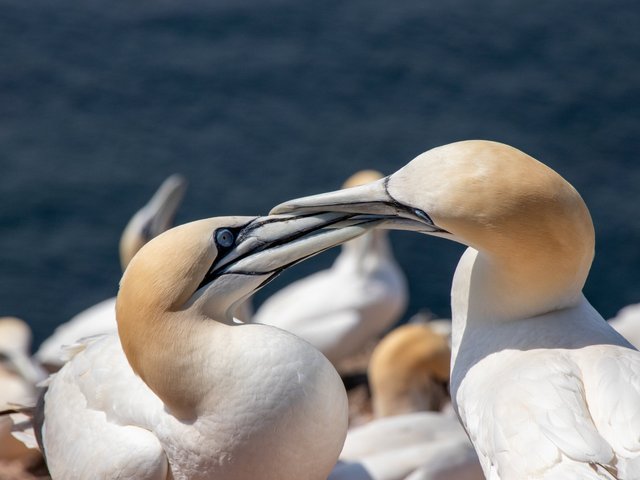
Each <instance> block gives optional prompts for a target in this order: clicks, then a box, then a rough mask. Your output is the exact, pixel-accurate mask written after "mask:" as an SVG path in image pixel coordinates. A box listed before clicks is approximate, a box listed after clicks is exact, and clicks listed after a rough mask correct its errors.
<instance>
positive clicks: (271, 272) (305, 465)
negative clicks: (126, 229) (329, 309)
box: [37, 214, 365, 480]
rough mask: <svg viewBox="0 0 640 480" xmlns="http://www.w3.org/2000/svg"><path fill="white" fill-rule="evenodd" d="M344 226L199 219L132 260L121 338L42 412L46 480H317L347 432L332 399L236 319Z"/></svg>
mask: <svg viewBox="0 0 640 480" xmlns="http://www.w3.org/2000/svg"><path fill="white" fill-rule="evenodd" d="M344 217H345V215H340V214H326V215H320V216H303V217H299V218H293V217H257V218H256V217H225V218H211V219H207V220H201V221H197V222H192V223H189V224H185V225H181V226H178V227H175V228H173V229H171V230H168V231H167V232H165V233H163V234H161V235H159V236H158V237H156V238H155V239H153V240H151V241H150V242H149V243H148V244H146V245H145V246H144V247H143V248H142V249H141V250H140V251H139V252H138V254H137V255H136V256H135V257H134V258H133V259H132V260H131V262H130V264H129V266H128V267H127V269H126V271H125V272H124V275H123V277H122V280H121V282H120V290H119V292H118V297H117V307H116V311H117V320H118V333H119V338H118V336H117V335H115V334H110V335H104V336H102V337H99V338H95V337H94V338H92V339H87V340H86V341H85V342H84V345H83V348H78V349H77V350H78V351H77V352H76V353H75V355H74V356H73V357H72V359H71V360H70V361H69V362H67V363H66V364H65V365H64V366H63V367H62V369H61V370H60V371H59V372H58V373H56V374H55V375H54V376H52V379H51V380H50V382H49V385H48V390H47V391H46V393H45V395H44V401H43V402H41V405H42V404H43V407H41V409H42V410H43V413H44V421H43V425H42V428H41V429H37V430H40V431H41V432H42V444H43V451H44V453H45V456H46V460H47V464H48V466H49V470H50V472H51V475H52V478H53V479H54V480H57V479H64V480H84V479H95V478H135V479H138V480H143V479H169V478H170V479H174V480H185V479H189V480H198V479H212V478H216V479H218V478H219V479H234V480H244V479H247V480H249V479H251V480H255V479H258V478H259V479H261V480H300V479H302V478H305V479H318V480H319V479H325V478H326V477H327V475H328V474H329V472H330V471H331V468H332V467H333V465H334V464H335V462H336V460H337V458H338V455H339V453H340V449H341V448H342V444H343V441H344V437H345V434H346V430H347V399H346V392H345V390H344V386H343V384H342V381H341V380H340V377H339V376H338V374H337V372H336V371H335V369H334V368H333V366H332V365H331V363H329V361H328V360H327V359H326V358H325V357H324V356H323V355H322V354H321V353H320V352H318V351H317V350H316V349H315V348H313V347H312V346H311V345H309V344H308V343H307V342H305V341H303V340H301V339H299V338H298V337H296V336H294V335H293V334H291V333H289V332H285V331H283V330H280V329H278V328H274V327H271V326H267V325H259V324H244V323H239V322H238V321H237V320H235V319H234V318H233V312H234V311H235V306H236V305H237V304H238V303H239V302H242V301H244V299H245V298H247V297H248V296H250V295H252V294H253V292H254V291H256V290H257V289H259V288H260V287H261V286H263V285H264V284H265V283H267V282H268V281H269V280H271V279H272V278H273V277H274V276H276V275H277V274H279V273H280V272H281V271H282V270H284V269H285V268H287V267H289V266H291V265H293V264H295V263H297V262H299V261H301V260H303V259H305V258H307V257H309V256H311V255H314V254H316V253H318V252H320V251H323V250H326V249H328V248H330V247H332V246H334V245H337V244H338V243H340V242H344V241H347V240H350V239H352V238H355V237H356V236H358V235H360V234H362V233H363V232H364V231H365V227H364V226H360V225H357V224H354V225H351V226H349V227H346V228H342V229H326V230H323V229H322V228H323V227H326V226H329V225H332V224H334V223H336V222H338V221H340V220H341V219H343V218H344Z"/></svg>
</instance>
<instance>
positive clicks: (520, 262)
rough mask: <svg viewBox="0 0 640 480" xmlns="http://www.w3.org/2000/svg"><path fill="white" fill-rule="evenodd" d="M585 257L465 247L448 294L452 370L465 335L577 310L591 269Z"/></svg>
mask: <svg viewBox="0 0 640 480" xmlns="http://www.w3.org/2000/svg"><path fill="white" fill-rule="evenodd" d="M591 258H592V254H591V253H589V249H586V250H585V251H584V252H583V253H581V252H580V249H579V248H577V247H576V249H575V250H574V251H573V252H568V251H567V252H563V251H562V250H561V251H560V252H558V251H557V250H556V249H554V248H553V246H549V248H546V249H544V248H539V249H526V248H523V249H522V250H521V251H517V250H516V249H509V248H505V249H504V250H500V251H494V252H491V253H490V252H487V251H478V250H476V249H474V248H471V247H470V248H468V249H467V250H466V251H465V253H464V255H463V256H462V258H461V259H460V262H459V263H458V267H457V268H456V272H455V275H454V278H453V285H452V289H451V309H452V319H453V332H452V367H453V364H454V363H455V359H456V356H457V353H458V349H459V347H460V342H461V339H462V336H463V335H464V333H465V330H468V329H469V328H473V327H475V326H486V325H492V324H498V323H502V322H514V321H518V320H522V319H527V318H531V317H536V316H539V315H542V314H545V313H548V312H552V311H555V310H560V309H562V308H566V307H570V306H573V305H577V304H578V302H579V301H580V299H581V298H582V293H581V291H582V287H583V285H584V282H585V280H586V277H587V274H588V271H589V267H590V265H591Z"/></svg>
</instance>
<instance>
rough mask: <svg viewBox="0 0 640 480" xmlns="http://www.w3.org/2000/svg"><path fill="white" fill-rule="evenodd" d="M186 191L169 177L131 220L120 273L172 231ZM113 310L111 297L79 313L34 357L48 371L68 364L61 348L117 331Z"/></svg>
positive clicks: (180, 182) (179, 179) (179, 180)
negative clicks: (151, 243) (154, 240)
mask: <svg viewBox="0 0 640 480" xmlns="http://www.w3.org/2000/svg"><path fill="white" fill-rule="evenodd" d="M186 188H187V181H186V180H185V179H184V178H183V177H182V176H180V175H171V176H170V177H168V178H167V179H166V180H165V181H164V182H163V183H162V185H160V187H159V188H158V190H157V191H156V193H155V194H154V195H153V197H151V199H150V200H149V202H148V203H147V204H146V205H145V206H144V207H143V208H141V209H140V210H138V211H137V212H136V213H135V215H134V216H133V217H131V220H129V223H127V226H126V227H125V229H124V231H123V232H122V236H121V238H120V264H121V265H122V271H124V270H125V268H127V265H128V264H129V261H131V259H132V258H133V256H134V255H135V254H136V253H137V252H138V250H140V248H141V247H142V246H143V245H144V244H145V243H147V242H148V241H149V240H151V239H152V238H154V237H156V236H158V235H159V234H161V233H162V232H164V231H165V230H167V229H168V228H170V227H171V225H172V223H173V219H174V217H175V214H176V211H177V209H178V207H179V206H180V203H181V202H182V198H183V197H184V193H185V191H186ZM115 307H116V298H115V297H112V298H108V299H106V300H103V301H101V302H99V303H97V304H95V305H93V306H91V307H89V308H87V309H86V310H83V311H82V312H80V313H78V314H77V315H75V316H74V317H73V318H71V320H69V321H68V322H66V323H63V324H62V325H59V326H58V327H57V328H56V329H55V331H54V332H53V334H52V335H51V336H50V337H49V338H47V339H46V340H45V341H44V342H42V344H41V345H40V348H39V349H38V351H37V352H36V353H35V355H34V357H35V358H36V359H37V360H38V361H39V362H40V363H41V364H42V365H44V366H45V367H46V368H47V369H48V370H49V371H51V372H54V371H57V370H58V369H59V368H60V367H61V366H62V365H63V364H64V362H65V361H66V360H67V356H66V354H65V350H64V348H63V347H64V346H68V345H73V344H74V343H75V342H76V341H77V340H78V339H80V338H84V337H90V336H92V335H98V334H101V333H106V332H112V331H115V330H116V328H117V325H116V315H115Z"/></svg>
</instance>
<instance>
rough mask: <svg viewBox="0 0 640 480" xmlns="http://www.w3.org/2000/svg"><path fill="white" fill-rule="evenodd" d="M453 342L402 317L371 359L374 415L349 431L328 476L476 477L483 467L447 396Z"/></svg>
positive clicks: (390, 479)
mask: <svg viewBox="0 0 640 480" xmlns="http://www.w3.org/2000/svg"><path fill="white" fill-rule="evenodd" d="M450 356H451V350H450V349H449V346H448V340H447V338H446V337H445V336H443V335H440V334H438V333H436V332H435V331H434V330H433V329H432V328H431V327H430V326H429V325H427V324H410V325H403V326H400V327H398V328H396V329H395V330H393V331H392V332H390V333H389V334H387V335H386V336H385V337H384V338H383V339H382V340H381V341H380V343H379V344H378V345H377V346H376V348H375V349H374V351H373V354H372V356H371V361H370V364H369V383H370V385H371V393H372V397H373V405H374V414H375V417H376V418H375V419H374V420H372V421H371V422H369V423H367V424H365V425H362V426H358V427H355V428H352V429H350V430H349V432H348V433H347V439H346V440H345V445H344V447H343V449H342V453H341V454H340V460H341V462H340V463H339V464H338V465H337V466H336V468H335V469H334V471H333V472H332V474H331V475H330V477H329V478H330V480H342V479H344V480H354V479H355V480H357V479H369V480H373V479H375V480H401V479H405V478H411V479H423V480H433V479H442V480H444V479H448V480H480V479H483V478H484V476H483V475H482V469H481V467H480V463H479V462H478V458H477V455H476V453H475V451H474V450H473V446H472V445H471V443H470V442H469V439H468V438H467V435H466V433H465V431H464V429H463V428H462V427H461V425H460V423H459V422H458V419H457V418H456V417H455V415H454V414H453V412H452V411H451V409H448V410H447V411H446V413H442V412H440V411H439V410H440V409H441V408H442V407H443V406H444V404H445V402H446V399H447V398H448V395H447V392H446V389H445V384H446V383H447V382H448V379H449V361H450Z"/></svg>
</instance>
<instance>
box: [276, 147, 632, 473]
mask: <svg viewBox="0 0 640 480" xmlns="http://www.w3.org/2000/svg"><path fill="white" fill-rule="evenodd" d="M329 211H333V212H338V211H339V212H343V213H351V214H354V215H357V214H360V215H363V216H367V217H368V218H371V217H372V216H376V217H377V218H379V219H386V222H387V223H386V228H399V229H407V230H414V231H419V232H422V233H427V234H429V235H433V236H438V237H442V238H448V239H450V240H454V241H458V242H460V243H463V244H465V245H467V246H468V247H469V248H468V249H467V250H466V251H465V253H464V255H463V257H462V259H461V261H460V263H459V264H458V267H457V269H456V272H455V275H454V280H453V286H452V295H451V298H452V317H453V319H452V320H453V331H452V362H451V363H452V371H451V393H452V400H453V403H454V407H455V408H456V409H457V411H458V414H459V416H460V419H461V421H462V424H463V426H464V427H465V429H466V430H467V432H468V433H469V436H470V438H471V440H472V442H473V444H474V446H475V448H476V451H477V453H478V456H479V458H480V461H481V463H482V466H483V470H484V473H485V475H486V477H487V478H488V479H490V480H512V479H525V478H526V479H533V480H536V479H545V480H549V479H568V478H571V479H573V478H576V479H577V478H580V479H618V480H631V479H637V478H640V437H638V435H637V432H639V431H640V424H639V423H638V422H640V381H639V373H638V372H640V353H638V351H637V350H635V349H634V348H633V347H632V346H631V345H630V344H629V343H628V342H627V341H626V340H625V339H623V338H622V337H621V336H620V335H619V334H617V333H616V332H615V331H614V330H613V329H612V328H611V327H610V326H609V325H608V324H607V323H606V322H605V321H604V319H603V318H602V317H601V316H600V315H599V314H598V313H597V312H596V311H595V310H594V309H593V308H592V307H591V306H590V305H589V303H588V302H587V301H586V299H585V298H584V296H583V295H582V292H581V290H582V287H583V285H584V282H585V280H586V277H587V275H588V272H589V268H590V266H591V261H592V259H593V254H594V231H593V225H592V222H591V217H590V215H589V212H588V209H587V208H586V205H585V204H584V201H583V200H582V198H581V197H580V195H579V194H578V193H577V192H576V190H575V189H574V188H573V187H572V186H571V185H570V184H569V183H568V182H566V180H564V179H563V178H562V177H561V176H560V175H558V174H557V173H556V172H554V171H553V170H551V169H550V168H548V167H546V166H545V165H543V164H542V163H540V162H538V161H537V160H535V159H533V158H532V157H530V156H528V155H526V154H524V153H523V152H520V151H519V150H517V149H515V148H512V147H509V146H506V145H503V144H499V143H495V142H485V141H467V142H459V143H454V144H451V145H446V146H443V147H439V148H436V149H433V150H430V151H428V152H426V153H424V154H422V155H420V156H418V157H417V158H416V159H414V160H413V161H412V162H410V163H409V164H408V165H407V166H405V167H404V168H402V169H400V170H399V171H398V172H396V173H395V174H393V175H391V176H390V177H387V178H386V179H384V180H382V181H379V182H377V183H374V184H371V185H366V186H363V187H358V188H357V189H352V190H351V191H348V192H347V191H345V192H332V193H328V194H321V195H317V196H314V197H308V198H303V199H298V200H293V201H290V202H287V203H285V204H283V205H280V206H278V207H276V208H275V209H273V210H272V212H274V213H289V214H291V213H296V214H301V213H306V214H310V213H318V212H329ZM382 225H384V224H382Z"/></svg>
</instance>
